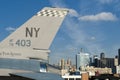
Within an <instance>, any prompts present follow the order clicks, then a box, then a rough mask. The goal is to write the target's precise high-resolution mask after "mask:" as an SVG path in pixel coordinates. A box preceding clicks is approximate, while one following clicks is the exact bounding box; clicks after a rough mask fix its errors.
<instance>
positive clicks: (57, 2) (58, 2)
mask: <svg viewBox="0 0 120 80" xmlns="http://www.w3.org/2000/svg"><path fill="white" fill-rule="evenodd" d="M49 2H50V4H51V5H52V6H53V7H66V5H65V4H64V2H63V1H62V0H49Z"/></svg>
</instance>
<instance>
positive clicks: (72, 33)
mask: <svg viewBox="0 0 120 80" xmlns="http://www.w3.org/2000/svg"><path fill="white" fill-rule="evenodd" d="M44 7H60V8H67V9H69V14H68V15H67V16H66V18H65V20H64V21H63V24H62V25H61V27H60V29H59V31H58V33H57V35H56V37H55V39H54V41H53V43H52V45H51V47H50V50H51V53H50V62H51V63H58V62H59V60H60V59H62V58H64V59H71V60H72V61H73V64H74V63H75V55H76V54H77V53H78V52H79V51H80V49H81V48H82V49H83V51H84V52H87V53H89V54H90V55H99V54H100V53H101V52H104V53H105V55H106V56H107V57H114V56H115V55H117V54H118V49H119V48H120V36H119V34H120V0H0V41H2V40H3V39H4V38H6V37H7V36H8V35H10V34H11V33H12V32H13V31H14V30H16V29H17V28H18V27H19V26H20V25H22V24H23V23H24V22H25V21H27V20H28V19H29V18H31V17H32V16H33V15H34V14H36V13H37V12H38V11H40V10H41V9H42V8H44Z"/></svg>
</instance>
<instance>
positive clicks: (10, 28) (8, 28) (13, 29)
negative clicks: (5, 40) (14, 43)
mask: <svg viewBox="0 0 120 80" xmlns="http://www.w3.org/2000/svg"><path fill="white" fill-rule="evenodd" d="M15 30H16V28H14V27H7V28H6V31H9V32H10V33H11V32H13V31H15Z"/></svg>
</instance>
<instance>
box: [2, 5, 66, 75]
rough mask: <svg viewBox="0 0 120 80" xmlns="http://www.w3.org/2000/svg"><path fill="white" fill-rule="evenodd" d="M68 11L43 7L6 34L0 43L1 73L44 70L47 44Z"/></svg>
mask: <svg viewBox="0 0 120 80" xmlns="http://www.w3.org/2000/svg"><path fill="white" fill-rule="evenodd" d="M67 13H68V10H67V9H63V8H49V7H45V8H43V9H42V10H41V11H39V12H38V13H37V14H35V15H34V16H33V17H32V18H30V19H29V20H28V21H27V22H25V23H24V24H23V25H21V26H20V27H19V28H18V29H16V30H15V31H14V32H13V33H12V34H10V35H9V36H8V37H7V38H5V39H4V40H3V41H2V42H1V43H0V75H4V74H5V75H9V74H11V73H15V74H18V72H24V71H28V72H29V71H32V72H47V69H46V67H45V66H44V63H47V61H48V56H49V53H50V50H49V47H50V45H51V43H52V41H53V39H54V37H55V35H56V33H57V31H58V29H59V27H60V25H61V24H62V21H63V20H64V18H65V16H66V15H67Z"/></svg>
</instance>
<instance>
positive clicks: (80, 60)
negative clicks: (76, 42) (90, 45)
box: [76, 52, 90, 69]
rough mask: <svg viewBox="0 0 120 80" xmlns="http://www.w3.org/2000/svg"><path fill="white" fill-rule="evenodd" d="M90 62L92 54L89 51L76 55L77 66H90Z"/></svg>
mask: <svg viewBox="0 0 120 80" xmlns="http://www.w3.org/2000/svg"><path fill="white" fill-rule="evenodd" d="M89 64H90V56H89V54H88V53H83V52H79V53H78V54H77V55H76V68H77V69H79V68H80V67H82V66H84V67H85V66H88V65H89Z"/></svg>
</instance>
